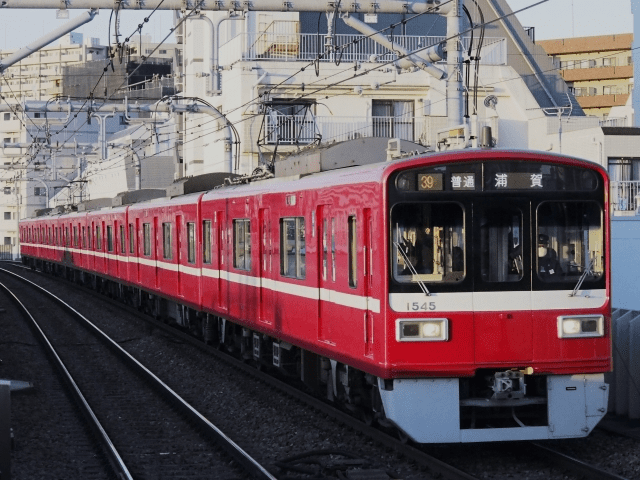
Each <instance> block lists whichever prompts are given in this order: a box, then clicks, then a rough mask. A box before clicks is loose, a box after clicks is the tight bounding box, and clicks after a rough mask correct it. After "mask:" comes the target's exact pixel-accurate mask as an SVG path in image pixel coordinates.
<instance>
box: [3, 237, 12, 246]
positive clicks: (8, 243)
mask: <svg viewBox="0 0 640 480" xmlns="http://www.w3.org/2000/svg"><path fill="white" fill-rule="evenodd" d="M4 244H5V245H11V237H4Z"/></svg>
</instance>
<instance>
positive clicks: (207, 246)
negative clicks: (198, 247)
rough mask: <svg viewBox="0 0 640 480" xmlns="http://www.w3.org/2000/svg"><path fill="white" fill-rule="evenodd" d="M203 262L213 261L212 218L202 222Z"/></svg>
mask: <svg viewBox="0 0 640 480" xmlns="http://www.w3.org/2000/svg"><path fill="white" fill-rule="evenodd" d="M202 263H211V220H204V221H203V222H202Z"/></svg>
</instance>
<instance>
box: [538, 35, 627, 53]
mask: <svg viewBox="0 0 640 480" xmlns="http://www.w3.org/2000/svg"><path fill="white" fill-rule="evenodd" d="M536 43H537V44H538V45H540V46H541V47H542V48H544V49H545V51H546V52H547V54H548V55H563V54H570V53H589V52H609V51H614V50H631V46H632V44H633V33H623V34H619V35H600V36H595V37H576V38H559V39H556V40H538V41H537V42H536Z"/></svg>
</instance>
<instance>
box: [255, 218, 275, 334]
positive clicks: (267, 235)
mask: <svg viewBox="0 0 640 480" xmlns="http://www.w3.org/2000/svg"><path fill="white" fill-rule="evenodd" d="M258 221H259V226H260V232H259V234H260V237H259V238H260V240H259V244H260V254H259V258H260V262H259V263H260V266H259V270H258V274H259V275H260V302H259V303H260V321H262V322H266V323H269V324H270V323H272V321H273V316H274V306H275V305H274V301H275V292H274V291H273V273H272V272H273V270H272V267H273V265H272V262H273V259H272V254H273V249H272V243H271V217H270V215H269V209H268V208H261V209H260V210H259V211H258Z"/></svg>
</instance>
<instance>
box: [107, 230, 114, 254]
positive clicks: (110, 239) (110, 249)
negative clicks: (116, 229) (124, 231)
mask: <svg viewBox="0 0 640 480" xmlns="http://www.w3.org/2000/svg"><path fill="white" fill-rule="evenodd" d="M107 251H108V252H113V227H112V226H111V225H107Z"/></svg>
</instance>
